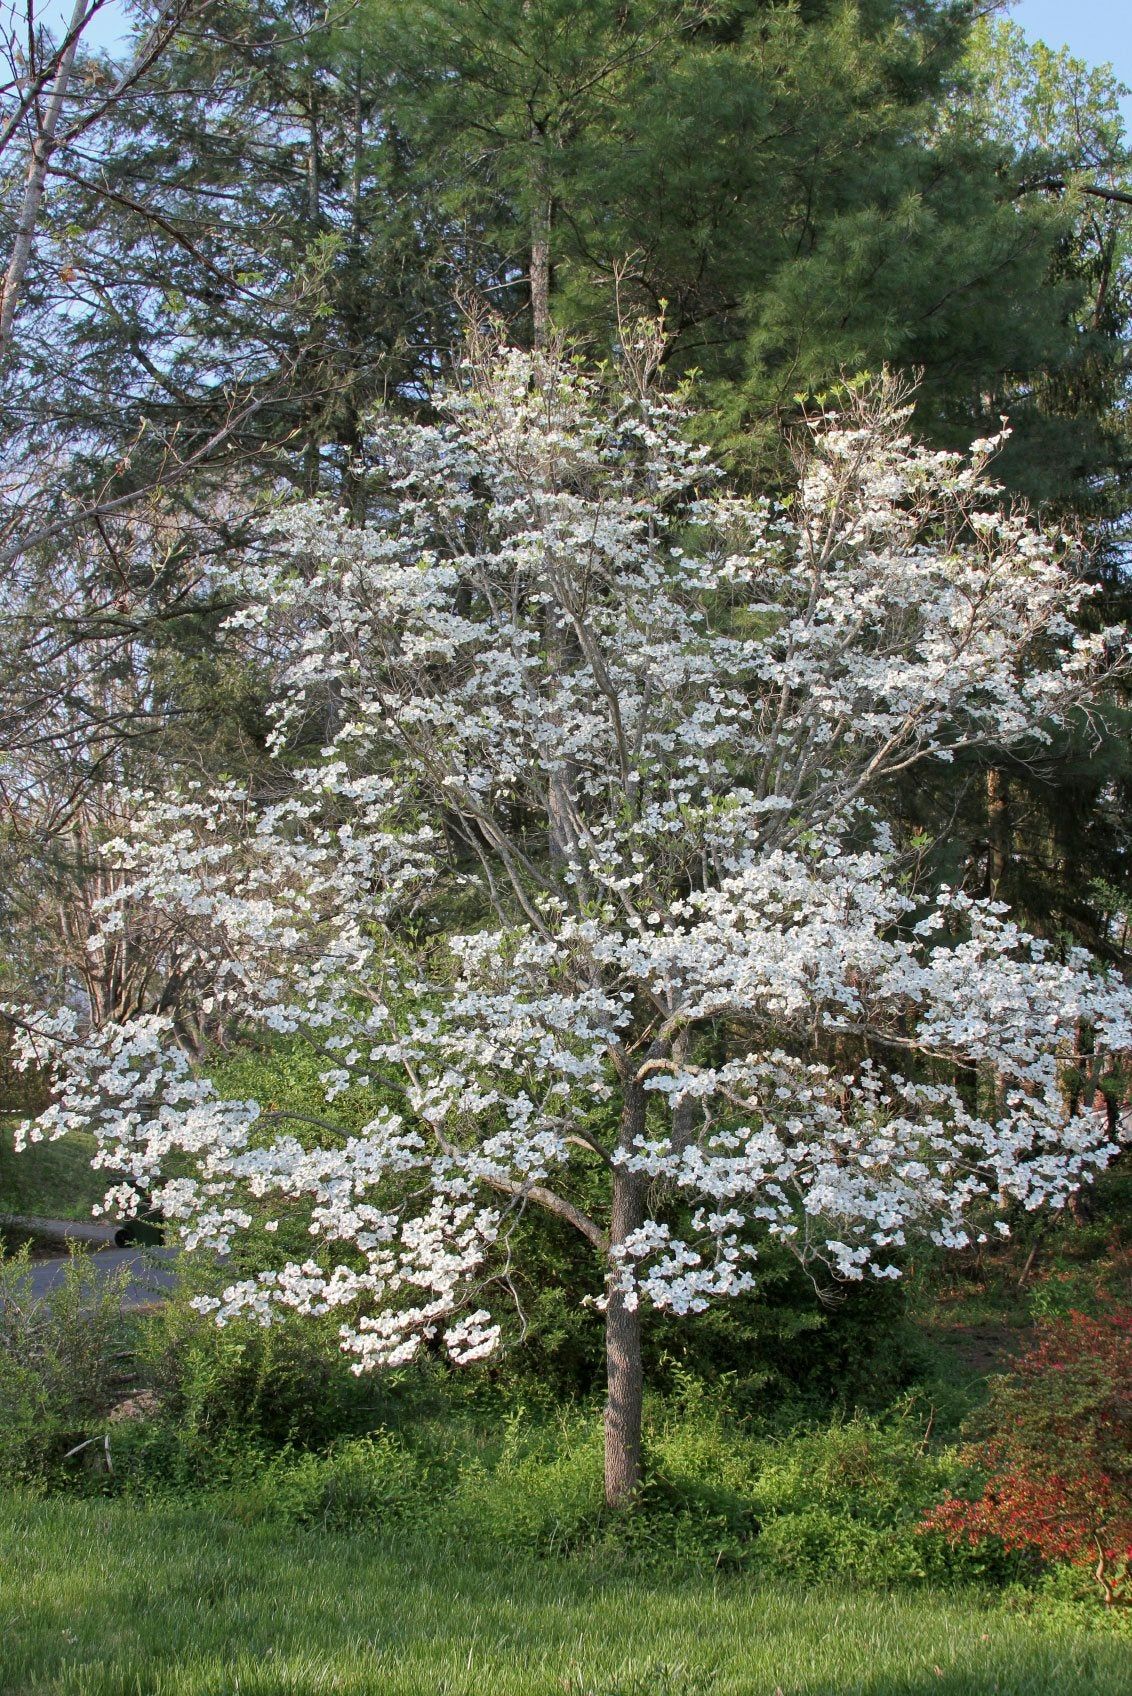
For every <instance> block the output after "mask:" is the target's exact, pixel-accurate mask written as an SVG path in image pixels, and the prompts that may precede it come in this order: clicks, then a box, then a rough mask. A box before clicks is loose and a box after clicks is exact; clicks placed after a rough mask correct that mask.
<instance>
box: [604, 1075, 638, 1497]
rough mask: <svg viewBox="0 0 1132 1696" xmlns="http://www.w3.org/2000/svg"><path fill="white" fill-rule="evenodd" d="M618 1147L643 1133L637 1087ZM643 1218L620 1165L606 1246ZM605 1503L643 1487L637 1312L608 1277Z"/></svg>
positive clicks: (634, 1187) (630, 1091)
mask: <svg viewBox="0 0 1132 1696" xmlns="http://www.w3.org/2000/svg"><path fill="white" fill-rule="evenodd" d="M625 1095H626V1099H625V1107H624V1112H623V1115H622V1133H621V1139H620V1140H621V1146H622V1147H626V1146H630V1145H631V1144H632V1141H633V1138H634V1137H635V1136H638V1135H640V1134H641V1133H642V1132H643V1131H644V1126H645V1094H644V1091H643V1089H642V1088H641V1086H640V1085H639V1084H637V1083H635V1082H634V1083H630V1084H627V1085H626V1090H625ZM644 1217H645V1194H644V1185H643V1183H642V1181H641V1179H640V1178H639V1177H637V1176H636V1175H635V1174H634V1173H631V1172H626V1171H625V1170H624V1169H623V1168H622V1167H614V1170H613V1209H612V1217H611V1221H610V1233H609V1240H610V1248H611V1249H616V1248H617V1246H618V1244H619V1243H623V1242H624V1241H625V1238H626V1237H627V1236H628V1235H629V1233H630V1232H631V1231H635V1230H637V1229H638V1228H639V1227H640V1226H641V1225H642V1224H643V1223H644ZM605 1370H606V1403H605V1500H606V1502H607V1504H608V1505H609V1506H610V1507H613V1508H619V1507H624V1506H626V1505H627V1504H628V1503H629V1502H630V1501H631V1500H632V1499H633V1497H634V1496H635V1495H636V1493H637V1490H638V1489H639V1488H640V1483H641V1415H642V1407H643V1398H644V1364H643V1362H642V1359H641V1314H640V1309H639V1307H637V1306H636V1301H635V1297H626V1296H625V1295H624V1294H622V1292H621V1291H620V1290H618V1289H617V1287H616V1284H615V1282H614V1279H613V1276H612V1274H611V1277H610V1286H609V1300H608V1305H607V1307H606V1314H605Z"/></svg>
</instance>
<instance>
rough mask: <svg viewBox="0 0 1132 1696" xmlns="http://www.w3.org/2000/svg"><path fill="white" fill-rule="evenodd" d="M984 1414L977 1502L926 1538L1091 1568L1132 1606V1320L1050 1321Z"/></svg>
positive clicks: (1122, 1313) (956, 1505)
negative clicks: (996, 1545) (990, 1544)
mask: <svg viewBox="0 0 1132 1696" xmlns="http://www.w3.org/2000/svg"><path fill="white" fill-rule="evenodd" d="M989 1414H990V1422H991V1423H990V1435H989V1437H988V1438H987V1439H986V1441H984V1442H982V1443H980V1444H977V1445H974V1446H972V1447H970V1448H968V1449H967V1450H966V1451H965V1458H966V1459H967V1460H968V1461H969V1462H970V1463H971V1464H972V1465H974V1466H976V1467H977V1468H978V1469H979V1471H981V1472H982V1473H983V1474H984V1475H985V1478H986V1483H985V1485H984V1487H983V1493H982V1495H981V1496H980V1497H979V1498H978V1499H977V1500H975V1501H964V1500H962V1499H961V1498H957V1497H950V1498H949V1499H948V1500H947V1501H945V1502H944V1503H942V1505H941V1506H940V1507H938V1508H936V1509H934V1510H933V1512H932V1513H931V1514H929V1515H928V1517H927V1519H926V1520H925V1521H924V1529H925V1530H927V1529H931V1530H934V1531H942V1532H943V1533H944V1535H945V1536H946V1537H948V1538H949V1539H951V1541H953V1542H960V1541H966V1542H970V1543H978V1542H979V1541H981V1540H982V1539H983V1538H984V1537H990V1536H993V1537H997V1538H999V1540H1000V1541H1001V1542H1002V1543H1004V1544H1005V1545H1006V1547H1007V1548H1011V1549H1021V1548H1030V1549H1034V1550H1036V1551H1037V1553H1038V1554H1040V1555H1041V1556H1042V1558H1043V1559H1044V1560H1048V1561H1068V1562H1070V1563H1072V1564H1073V1565H1076V1566H1088V1567H1089V1568H1091V1570H1092V1572H1093V1576H1094V1577H1095V1579H1096V1581H1097V1583H1098V1584H1099V1585H1100V1588H1101V1591H1102V1593H1103V1595H1104V1599H1105V1602H1106V1603H1107V1604H1108V1605H1110V1606H1111V1605H1112V1604H1113V1603H1115V1602H1128V1601H1132V1312H1129V1311H1128V1310H1126V1309H1125V1310H1117V1311H1114V1312H1111V1313H1109V1314H1107V1315H1105V1317H1104V1318H1101V1319H1092V1318H1089V1317H1087V1316H1086V1315H1085V1314H1082V1313H1071V1314H1070V1315H1069V1316H1068V1318H1066V1319H1057V1320H1050V1321H1047V1322H1046V1323H1045V1324H1044V1325H1043V1326H1042V1328H1041V1333H1040V1336H1039V1340H1038V1342H1037V1344H1036V1345H1035V1346H1034V1347H1033V1348H1032V1349H1030V1350H1029V1351H1028V1352H1027V1353H1026V1354H1024V1355H1022V1356H1021V1358H1020V1359H1018V1360H1016V1361H1015V1362H1014V1369H1013V1371H1012V1372H1011V1373H1010V1374H1009V1375H1008V1376H1006V1377H1003V1378H1000V1379H998V1380H996V1382H995V1384H994V1387H993V1389H992V1392H991V1398H990V1408H989Z"/></svg>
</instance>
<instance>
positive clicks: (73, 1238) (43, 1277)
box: [3, 1213, 175, 1307]
mask: <svg viewBox="0 0 1132 1696" xmlns="http://www.w3.org/2000/svg"><path fill="white" fill-rule="evenodd" d="M3 1217H4V1222H5V1224H9V1225H15V1226H18V1227H20V1228H21V1229H24V1230H28V1231H34V1232H35V1233H36V1234H37V1235H38V1236H39V1237H41V1238H44V1239H47V1240H51V1239H53V1238H57V1239H58V1240H59V1241H60V1242H73V1243H81V1244H83V1245H84V1246H85V1247H86V1248H88V1249H90V1250H91V1253H90V1255H89V1257H88V1260H89V1264H90V1267H91V1269H92V1271H94V1272H95V1273H96V1275H97V1276H98V1277H100V1278H104V1277H109V1276H110V1275H111V1273H114V1272H117V1271H120V1270H121V1269H122V1268H125V1270H126V1272H127V1273H128V1275H129V1281H128V1283H127V1285H126V1290H125V1294H124V1296H123V1299H122V1305H123V1306H124V1307H147V1306H148V1305H149V1304H150V1303H151V1302H155V1301H160V1300H161V1297H162V1294H163V1292H164V1291H166V1290H168V1289H170V1288H171V1287H172V1284H173V1268H172V1265H171V1264H170V1262H171V1261H172V1259H173V1256H174V1252H175V1251H174V1250H173V1249H168V1248H115V1247H114V1232H115V1231H116V1230H117V1228H118V1227H117V1226H116V1225H102V1224H98V1223H96V1222H95V1221H94V1220H92V1219H41V1218H38V1217H37V1218H30V1217H25V1216H24V1215H17V1214H10V1213H9V1214H5V1215H4V1216H3ZM68 1265H69V1258H68V1256H67V1255H65V1254H54V1255H51V1256H49V1257H47V1258H45V1259H43V1260H33V1261H32V1263H31V1265H30V1267H29V1268H28V1275H27V1288H28V1291H29V1293H30V1295H31V1296H32V1297H33V1298H34V1299H35V1300H37V1301H38V1300H42V1298H43V1297H44V1296H49V1295H50V1294H51V1292H52V1290H54V1289H57V1288H58V1287H59V1285H60V1284H61V1283H62V1281H63V1278H64V1275H65V1274H66V1270H67V1267H68Z"/></svg>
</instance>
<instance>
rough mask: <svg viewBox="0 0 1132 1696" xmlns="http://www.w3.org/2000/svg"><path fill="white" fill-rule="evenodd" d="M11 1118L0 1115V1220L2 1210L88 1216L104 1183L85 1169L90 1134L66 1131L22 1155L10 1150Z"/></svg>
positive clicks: (88, 1167)
mask: <svg viewBox="0 0 1132 1696" xmlns="http://www.w3.org/2000/svg"><path fill="white" fill-rule="evenodd" d="M15 1123H16V1121H15V1119H14V1118H13V1117H11V1116H9V1115H7V1114H4V1115H0V1219H2V1218H3V1216H4V1214H6V1213H25V1214H38V1215H43V1216H45V1217H47V1218H52V1219H89V1218H90V1210H91V1207H92V1206H93V1204H94V1203H95V1202H96V1201H101V1199H102V1197H103V1195H104V1194H105V1193H106V1187H107V1184H108V1182H109V1179H108V1178H107V1175H106V1173H105V1172H94V1171H92V1170H91V1165H90V1160H91V1155H92V1154H93V1153H94V1150H95V1140H94V1138H93V1136H77V1135H76V1136H68V1137H64V1138H62V1139H61V1140H60V1141H59V1142H41V1143H36V1144H34V1145H33V1146H32V1147H31V1148H28V1149H26V1150H25V1151H24V1153H23V1154H16V1153H14V1152H13V1149H12V1130H13V1127H14V1125H15Z"/></svg>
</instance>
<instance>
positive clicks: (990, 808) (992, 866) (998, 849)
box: [986, 766, 1010, 901]
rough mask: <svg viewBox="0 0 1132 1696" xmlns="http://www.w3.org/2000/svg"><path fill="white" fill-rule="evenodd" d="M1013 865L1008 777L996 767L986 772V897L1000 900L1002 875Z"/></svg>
mask: <svg viewBox="0 0 1132 1696" xmlns="http://www.w3.org/2000/svg"><path fill="white" fill-rule="evenodd" d="M1009 864H1010V810H1009V804H1008V801H1007V795H1006V776H1005V774H1004V773H1003V772H1001V771H997V770H996V769H995V768H994V767H993V766H992V767H991V769H990V771H988V772H987V883H986V890H987V895H988V896H989V897H990V899H991V900H992V901H995V900H997V899H998V892H999V888H1000V886H1001V883H1002V878H1003V874H1004V873H1005V871H1006V869H1007V867H1008V865H1009Z"/></svg>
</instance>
